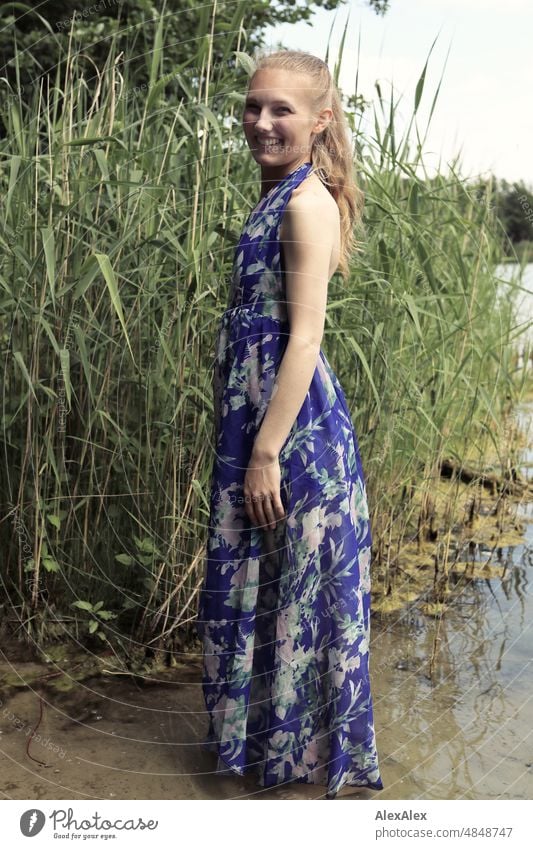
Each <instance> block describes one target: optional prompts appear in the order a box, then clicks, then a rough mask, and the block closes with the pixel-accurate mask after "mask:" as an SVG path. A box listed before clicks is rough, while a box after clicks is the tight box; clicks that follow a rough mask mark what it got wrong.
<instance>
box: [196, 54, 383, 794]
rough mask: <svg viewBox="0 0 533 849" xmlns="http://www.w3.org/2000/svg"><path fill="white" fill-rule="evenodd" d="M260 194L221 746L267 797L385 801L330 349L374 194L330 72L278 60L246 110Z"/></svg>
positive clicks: (237, 300) (216, 377) (218, 552)
mask: <svg viewBox="0 0 533 849" xmlns="http://www.w3.org/2000/svg"><path fill="white" fill-rule="evenodd" d="M243 127H244V133H245V136H246V141H247V143H248V145H249V147H250V151H251V153H252V156H253V157H254V159H255V161H256V162H257V163H258V164H259V165H260V167H261V198H260V200H259V202H258V204H257V205H256V206H255V207H254V209H253V210H252V211H251V212H250V214H249V216H248V219H247V221H246V224H245V226H244V229H243V231H242V235H241V238H240V240H239V243H238V245H237V247H236V250H235V258H234V265H233V277H232V287H231V293H230V300H229V305H228V308H227V309H226V310H225V312H224V314H223V316H222V319H221V322H220V327H219V333H218V337H217V344H216V356H215V362H214V368H213V386H214V407H215V436H216V456H215V460H214V465H213V476H212V488H211V501H210V521H209V532H208V540H207V564H206V572H205V579H204V583H203V586H202V590H201V594H200V604H199V612H198V620H197V624H198V633H199V634H200V636H201V638H202V641H203V648H204V673H203V679H202V683H203V692H204V696H205V703H206V707H207V712H208V715H209V728H208V731H207V736H206V739H205V741H203V743H204V746H206V748H208V749H210V750H212V751H215V752H216V753H217V754H218V760H217V771H219V772H226V773H227V772H228V771H229V772H235V773H238V774H240V775H243V774H244V773H247V772H249V771H252V770H253V771H255V772H256V773H257V776H258V782H259V785H260V786H263V787H269V786H272V785H276V784H282V783H284V782H289V781H300V782H307V783H312V784H322V785H324V786H326V787H327V796H328V798H334V797H335V795H336V794H337V793H338V791H339V790H340V789H341V787H343V785H345V784H348V785H358V786H367V787H371V788H374V789H376V790H380V789H382V788H383V783H382V780H381V776H380V772H379V767H378V757H377V751H376V740H375V732H374V723H373V708H372V698H371V692H370V680H369V627H370V550H371V542H372V539H371V532H370V525H369V513H368V507H367V499H366V489H365V483H364V477H363V471H362V466H361V458H360V455H359V447H358V443H357V438H356V435H355V432H354V429H353V424H352V422H351V418H350V412H349V409H348V406H347V403H346V399H345V396H344V393H343V390H342V388H341V386H340V384H339V382H338V379H337V377H336V375H335V373H334V372H333V371H332V369H331V366H330V365H329V363H328V360H327V359H326V357H325V355H324V353H323V351H322V350H321V347H320V344H321V340H322V335H323V329H324V322H325V312H326V303H327V289H328V281H329V279H330V277H331V275H332V274H333V273H334V272H335V270H336V269H337V267H338V266H340V269H341V271H342V273H343V274H344V275H345V276H347V275H348V271H349V267H348V260H349V256H350V252H351V251H352V250H353V224H354V221H355V219H356V216H357V214H358V213H359V211H360V205H361V196H362V193H361V192H360V191H359V190H358V189H357V187H356V186H355V184H354V181H353V175H352V172H353V154H352V151H351V145H350V142H349V138H348V130H347V125H346V119H345V117H344V113H343V110H342V106H341V102H340V97H339V94H338V91H337V89H336V87H335V84H334V82H333V80H332V78H331V75H330V72H329V69H328V67H327V65H325V63H324V62H322V61H321V60H320V59H318V58H317V57H315V56H312V55H310V54H308V53H304V52H300V51H292V50H287V51H278V52H275V53H271V54H270V55H269V54H263V56H261V57H259V61H258V62H257V63H256V66H255V71H254V73H253V76H252V77H251V80H250V83H249V88H248V92H247V95H246V102H245V106H244V114H243Z"/></svg>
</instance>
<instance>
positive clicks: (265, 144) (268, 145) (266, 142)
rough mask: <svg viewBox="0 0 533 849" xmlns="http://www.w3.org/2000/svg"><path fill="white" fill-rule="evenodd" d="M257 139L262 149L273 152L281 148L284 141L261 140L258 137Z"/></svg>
mask: <svg viewBox="0 0 533 849" xmlns="http://www.w3.org/2000/svg"><path fill="white" fill-rule="evenodd" d="M256 139H257V141H258V143H259V145H260V147H264V148H265V150H270V149H272V150H273V149H274V148H277V147H280V146H281V141H282V140H281V139H275V138H272V139H263V140H261V139H260V138H258V137H257V136H256Z"/></svg>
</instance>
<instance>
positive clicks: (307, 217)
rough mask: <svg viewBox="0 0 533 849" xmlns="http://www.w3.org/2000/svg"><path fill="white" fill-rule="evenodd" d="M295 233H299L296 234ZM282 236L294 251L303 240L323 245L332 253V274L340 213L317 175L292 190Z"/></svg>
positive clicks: (335, 256)
mask: <svg viewBox="0 0 533 849" xmlns="http://www.w3.org/2000/svg"><path fill="white" fill-rule="evenodd" d="M296 234H298V235H297V236H296ZM279 238H280V241H281V243H282V249H283V243H286V245H287V249H290V250H291V251H294V250H295V249H296V248H295V245H297V244H298V242H299V241H300V239H301V240H302V243H303V244H305V243H306V242H313V243H314V244H316V245H318V244H321V245H322V246H323V249H324V250H326V251H327V252H328V255H329V277H331V275H332V274H333V272H334V271H335V270H336V268H337V266H338V263H339V258H340V212H339V207H338V206H337V203H336V201H335V198H334V197H333V196H332V195H331V194H330V193H329V191H328V190H327V188H326V186H325V185H324V184H323V183H322V182H321V180H320V178H319V177H318V176H317V175H316V174H310V175H309V176H308V177H306V179H305V180H302V182H301V183H300V185H299V186H296V188H295V189H294V190H293V192H292V194H291V196H290V198H289V200H288V202H287V206H286V207H285V212H284V213H283V216H282V219H281V225H280V230H279Z"/></svg>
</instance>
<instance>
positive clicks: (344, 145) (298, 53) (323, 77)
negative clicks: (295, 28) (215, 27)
mask: <svg viewBox="0 0 533 849" xmlns="http://www.w3.org/2000/svg"><path fill="white" fill-rule="evenodd" d="M265 68H283V69H286V70H288V71H295V72H297V73H300V74H307V75H308V77H309V78H310V80H311V81H312V88H313V90H314V94H313V96H312V99H311V109H312V112H313V114H314V115H318V113H319V112H320V111H321V110H322V109H326V108H329V109H331V110H332V112H333V117H332V119H331V121H330V122H329V124H328V125H327V127H326V128H325V129H324V130H323V131H322V132H321V133H319V134H318V135H315V137H314V140H313V143H312V146H311V157H310V158H311V162H312V163H313V169H314V170H315V171H316V172H317V175H318V177H319V179H320V180H321V182H322V183H323V184H324V185H325V186H326V188H327V189H328V191H329V193H330V194H331V195H332V196H333V197H334V198H335V201H336V203H337V206H338V207H339V212H340V224H341V246H340V258H339V271H340V272H341V274H342V276H343V277H344V279H345V280H346V279H347V278H348V276H349V272H350V267H349V262H350V258H351V256H352V255H353V254H354V253H355V252H358V251H360V250H361V247H360V244H361V243H360V242H359V241H358V240H357V239H356V237H355V233H354V228H355V226H356V225H357V226H358V225H361V219H362V215H363V205H364V193H363V192H362V190H361V189H360V188H359V187H358V186H357V184H356V181H355V174H354V172H355V154H354V152H353V151H352V146H351V142H350V140H349V127H348V122H347V121H346V116H345V114H344V110H343V108H342V102H341V96H340V94H339V90H338V88H337V86H336V85H335V82H334V80H333V77H332V76H331V73H330V70H329V68H328V66H327V65H326V63H325V62H323V61H322V59H319V58H318V56H313V54H311V53H306V52H304V51H303V50H276V51H275V52H268V51H264V50H259V51H257V52H256V53H255V55H254V57H253V69H252V76H253V74H254V73H255V72H256V71H260V70H263V69H265Z"/></svg>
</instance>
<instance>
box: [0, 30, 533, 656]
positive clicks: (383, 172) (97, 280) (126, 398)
mask: <svg viewBox="0 0 533 849" xmlns="http://www.w3.org/2000/svg"><path fill="white" fill-rule="evenodd" d="M215 24H216V22H215ZM201 30H202V31H201V32H200V33H199V36H200V37H199V39H198V53H197V57H196V64H195V66H194V67H191V66H190V64H187V63H186V64H184V65H183V66H178V67H176V69H175V70H174V72H173V73H172V76H171V77H169V76H166V77H162V76H161V73H160V69H161V67H163V54H164V44H165V30H164V21H163V19H161V23H160V28H159V30H158V32H157V36H156V42H157V43H156V44H155V45H154V52H153V55H152V57H151V58H150V62H149V83H148V84H147V85H144V86H143V87H141V88H140V87H139V86H137V87H136V85H135V80H133V79H130V78H129V76H128V64H127V63H126V62H121V61H119V59H118V57H116V55H115V51H114V48H113V43H111V45H110V50H109V59H108V61H107V63H106V65H105V67H103V68H100V69H97V70H96V69H94V68H92V67H91V68H88V66H87V63H86V62H85V61H84V59H83V56H82V55H81V54H76V53H75V52H73V53H72V54H71V55H69V56H68V57H67V63H66V70H65V71H64V73H62V75H60V74H59V73H58V75H57V78H56V79H55V80H49V84H48V85H45V84H44V82H43V85H41V86H40V87H38V88H37V87H36V89H35V91H34V95H33V98H32V99H31V102H28V103H25V102H22V101H21V99H20V98H19V97H17V95H16V94H15V93H14V92H13V91H11V92H10V91H7V89H6V81H5V80H4V81H2V85H3V86H4V96H3V97H2V98H1V101H0V109H1V116H2V121H3V123H4V126H5V135H4V137H3V138H2V139H1V141H0V181H1V194H2V198H3V202H2V207H1V215H0V239H1V241H2V256H3V260H2V263H1V269H0V280H1V284H2V297H1V302H0V319H1V338H2V361H3V365H4V395H3V404H2V431H1V439H2V453H3V463H2V466H1V472H0V474H1V482H0V490H1V493H2V523H1V524H0V534H1V543H2V552H3V559H2V567H1V571H2V581H3V587H4V613H5V616H4V622H5V623H11V624H12V627H13V630H17V632H18V633H23V634H25V635H26V636H27V638H28V639H30V640H33V641H35V642H37V643H38V644H43V643H45V642H46V641H49V640H53V639H63V638H64V637H65V636H66V635H69V636H70V637H72V638H75V639H83V640H85V641H86V640H89V641H91V640H95V641H96V645H97V646H98V645H99V641H102V643H105V644H107V647H108V648H111V650H112V651H118V650H119V649H124V650H125V651H126V653H127V654H130V655H131V654H132V653H133V652H134V651H135V649H136V648H140V647H143V648H146V647H148V649H150V648H153V649H154V650H155V648H157V647H160V646H161V645H173V646H176V645H180V646H181V645H184V644H185V643H186V642H187V641H188V640H189V638H190V637H191V636H194V629H193V627H192V623H193V620H194V618H195V615H196V603H197V593H198V589H199V586H200V583H201V580H202V576H203V568H204V560H203V558H204V553H205V538H206V524H207V520H208V492H209V481H210V472H211V463H212V456H213V450H214V449H213V433H212V412H213V411H212V396H211V366H212V356H213V343H214V334H215V331H216V323H217V319H218V317H219V315H220V312H221V310H222V309H223V308H224V307H225V305H226V300H227V296H228V286H229V274H230V268H231V262H232V252H233V247H234V244H235V242H236V239H237V238H238V235H239V233H240V228H241V226H242V223H243V220H244V217H245V215H246V213H247V212H248V210H249V208H250V196H251V193H253V194H254V196H255V195H257V193H258V187H257V173H256V170H255V167H253V166H252V162H251V157H250V156H249V154H248V152H247V151H246V150H245V143H244V141H243V138H242V133H241V131H240V129H239V126H238V119H239V111H240V105H241V102H242V97H243V93H244V91H245V86H246V67H247V64H246V56H245V54H244V53H243V45H242V43H241V36H242V33H241V32H240V30H239V27H238V26H237V25H236V26H235V33H236V35H235V38H234V39H233V38H229V37H227V34H224V33H223V34H222V35H217V34H216V25H215V27H214V30H215V35H214V37H211V35H212V34H213V20H212V19H211V20H209V19H207V18H205V19H204V18H202V21H201ZM214 45H215V46H216V47H217V49H218V52H215V51H214V47H213V46H214ZM234 51H235V52H234ZM235 55H236V56H237V59H238V63H237V69H236V70H235V69H234V68H232V67H231V61H230V60H231V59H233V58H234V56H235ZM214 57H216V61H215V59H214ZM341 58H342V56H340V57H339V62H340V61H341ZM424 70H425V69H424ZM52 82H53V84H52ZM427 98H428V95H426V93H425V92H424V74H423V75H422V77H421V81H420V83H419V85H418V86H417V89H416V92H415V98H414V107H413V118H416V116H417V111H418V109H419V106H420V104H421V102H425V100H426V99H427ZM433 105H435V104H433ZM369 109H370V112H371V111H372V110H373V115H372V119H371V120H370V122H369V124H371V125H372V129H371V130H368V129H364V121H363V116H364V119H365V120H366V121H368V115H369ZM363 116H362V114H361V113H360V112H358V111H357V110H355V111H353V110H352V111H351V113H350V120H351V122H352V129H353V135H354V153H356V154H357V157H358V160H359V168H360V179H361V185H362V188H363V190H364V192H365V198H366V206H365V219H364V225H365V240H364V249H363V251H362V252H361V253H360V254H358V255H357V257H356V258H355V259H354V262H353V273H352V276H351V279H350V281H349V282H346V281H344V280H342V278H340V276H337V275H336V276H335V277H334V278H333V280H332V281H331V282H330V295H329V306H328V315H327V322H326V331H325V336H324V341H323V348H324V350H325V352H326V353H327V356H328V359H329V360H330V362H331V363H332V365H333V367H334V368H335V370H336V372H337V374H338V376H339V378H340V380H341V383H342V385H343V387H344V389H345V392H346V395H347V399H348V402H349V405H350V408H351V411H352V415H353V420H354V424H355V426H356V431H357V434H358V437H359V444H360V449H361V454H362V458H363V465H364V468H365V473H366V477H367V490H368V496H369V503H370V507H371V518H372V524H373V529H374V570H375V575H376V579H379V580H380V581H382V583H381V584H379V586H382V588H383V592H384V593H390V591H391V587H394V585H395V584H399V583H401V582H403V583H404V582H405V573H404V572H402V571H401V570H398V569H397V568H396V567H395V557H394V552H395V551H396V550H397V547H398V546H399V545H400V544H401V542H402V541H405V540H407V539H412V537H413V534H415V536H416V535H418V537H419V538H420V539H423V538H426V536H427V535H428V533H431V531H432V530H433V532H434V528H433V529H432V528H431V527H430V525H431V522H430V516H431V498H432V493H434V490H435V484H436V480H437V479H438V478H439V474H440V472H439V470H440V466H441V463H442V460H443V458H447V457H448V458H449V457H451V458H453V459H454V460H455V461H456V462H457V464H458V466H460V465H461V463H462V462H463V461H465V462H466V460H468V462H469V463H470V464H472V463H473V464H474V465H476V464H477V466H478V467H479V468H482V467H483V466H484V458H485V456H486V451H487V445H493V446H495V445H500V444H501V439H500V438H499V437H500V436H501V431H502V428H504V427H508V421H509V415H510V413H511V411H512V409H513V408H514V406H515V404H516V403H517V401H518V400H520V398H521V397H522V396H523V393H524V391H525V388H526V385H527V374H528V373H527V360H528V357H527V356H526V357H525V358H524V360H523V364H522V365H519V364H518V360H517V357H516V353H515V349H514V347H513V346H514V345H515V343H516V338H517V337H518V336H519V334H520V332H521V328H516V327H515V319H514V310H513V304H514V299H515V296H516V292H517V291H518V282H513V283H511V284H507V285H506V286H505V289H504V291H503V294H502V287H501V284H499V282H498V280H497V278H496V276H495V264H496V263H497V261H498V260H499V257H500V255H501V246H502V241H503V235H502V233H501V232H500V228H499V226H498V222H497V221H496V220H495V219H494V216H493V213H492V208H491V198H490V194H489V193H485V194H483V195H480V193H479V192H478V191H476V189H475V187H472V185H469V184H468V183H467V182H466V181H465V180H464V179H463V178H462V177H461V176H460V168H459V165H458V163H455V164H454V165H453V166H450V167H449V168H448V169H447V170H446V172H445V173H439V174H437V175H436V176H435V175H433V176H429V175H428V174H427V173H426V171H425V168H424V156H423V152H422V151H421V149H420V147H417V148H416V149H415V150H414V151H413V150H411V149H410V144H411V142H410V138H411V133H410V132H407V133H406V135H405V137H404V138H398V131H397V128H396V127H395V123H396V105H395V104H394V102H393V98H392V97H391V99H390V101H388V102H386V101H385V98H384V96H383V95H382V92H381V90H380V89H379V87H377V98H376V101H375V102H374V104H373V106H372V107H369V108H368V109H366V110H365V112H364V113H363ZM236 119H237V120H236ZM409 129H410V128H409ZM510 456H511V455H510V454H509V452H508V451H506V452H504V453H501V451H500V453H499V454H498V455H497V456H496V459H495V460H494V462H493V468H495V469H496V471H501V472H502V473H503V472H504V471H505V469H507V468H508V467H509V463H510V459H509V458H510ZM511 459H512V457H511ZM511 465H512V463H511ZM455 497H456V496H455V495H454V490H453V487H452V488H451V490H450V499H452V502H453V499H454V498H455ZM452 507H453V505H452V503H450V505H449V507H448V518H449V519H450V520H451V517H452V514H453V509H452ZM428 528H429V531H428ZM445 530H446V528H444V529H443V533H444V531H445ZM444 562H445V559H444ZM443 568H444V574H445V575H447V572H446V567H445V566H444V567H443ZM377 586H378V583H377V582H376V587H377Z"/></svg>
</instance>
